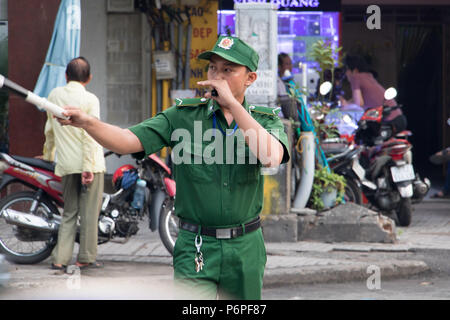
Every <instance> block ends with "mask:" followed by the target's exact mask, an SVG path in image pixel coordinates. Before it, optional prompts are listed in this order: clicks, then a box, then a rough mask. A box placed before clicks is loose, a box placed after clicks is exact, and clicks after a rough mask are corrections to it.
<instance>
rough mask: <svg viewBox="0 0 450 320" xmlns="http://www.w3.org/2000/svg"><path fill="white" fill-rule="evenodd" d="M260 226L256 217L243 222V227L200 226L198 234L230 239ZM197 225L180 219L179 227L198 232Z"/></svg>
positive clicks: (259, 221) (259, 220)
mask: <svg viewBox="0 0 450 320" xmlns="http://www.w3.org/2000/svg"><path fill="white" fill-rule="evenodd" d="M260 226H261V219H260V218H259V217H258V218H256V219H255V220H252V221H250V222H249V223H247V224H245V225H244V227H242V226H237V227H233V228H213V227H203V226H202V227H201V231H200V234H201V235H205V236H210V237H215V238H216V239H232V238H237V237H240V236H242V235H244V233H249V232H252V231H255V230H257V229H258V228H259V227H260ZM198 228H199V226H198V225H196V224H193V223H190V222H186V221H182V220H180V229H183V230H187V231H190V232H193V233H198Z"/></svg>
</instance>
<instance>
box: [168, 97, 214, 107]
mask: <svg viewBox="0 0 450 320" xmlns="http://www.w3.org/2000/svg"><path fill="white" fill-rule="evenodd" d="M206 103H208V99H206V98H192V99H175V105H176V106H177V107H195V106H199V105H203V104H206Z"/></svg>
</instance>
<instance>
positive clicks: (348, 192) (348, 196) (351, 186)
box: [344, 178, 363, 205]
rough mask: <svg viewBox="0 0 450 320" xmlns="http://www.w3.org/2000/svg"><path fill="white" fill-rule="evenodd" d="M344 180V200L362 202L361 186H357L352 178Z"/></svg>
mask: <svg viewBox="0 0 450 320" xmlns="http://www.w3.org/2000/svg"><path fill="white" fill-rule="evenodd" d="M346 182H347V184H346V186H345V195H344V198H345V202H353V203H356V204H359V205H361V204H362V202H363V201H362V192H361V188H360V187H358V185H357V184H356V182H355V181H354V180H353V179H349V178H346Z"/></svg>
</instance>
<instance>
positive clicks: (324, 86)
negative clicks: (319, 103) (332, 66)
mask: <svg viewBox="0 0 450 320" xmlns="http://www.w3.org/2000/svg"><path fill="white" fill-rule="evenodd" d="M332 86H333V85H332V84H331V82H330V81H325V82H324V83H322V84H321V85H320V88H319V92H320V94H321V95H323V96H324V95H326V94H327V93H328V92H330V90H331V87H332Z"/></svg>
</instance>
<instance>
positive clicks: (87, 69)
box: [66, 57, 91, 82]
mask: <svg viewBox="0 0 450 320" xmlns="http://www.w3.org/2000/svg"><path fill="white" fill-rule="evenodd" d="M66 75H67V80H68V81H78V82H86V81H88V80H89V77H90V76H91V66H90V65H89V62H88V61H87V59H86V58H84V57H77V58H74V59H72V60H70V62H69V63H68V64H67V68H66Z"/></svg>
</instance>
